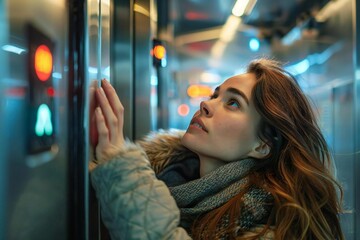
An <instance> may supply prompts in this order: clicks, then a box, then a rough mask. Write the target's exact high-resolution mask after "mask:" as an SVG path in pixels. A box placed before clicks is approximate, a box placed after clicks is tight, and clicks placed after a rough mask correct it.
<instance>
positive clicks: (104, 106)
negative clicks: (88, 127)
mask: <svg viewBox="0 0 360 240" xmlns="http://www.w3.org/2000/svg"><path fill="white" fill-rule="evenodd" d="M101 86H102V87H101V88H97V89H96V92H95V95H96V100H97V104H98V107H95V108H93V107H91V108H90V111H94V113H95V126H96V128H95V129H93V131H92V132H93V133H92V135H94V136H95V138H96V137H97V139H95V140H94V139H93V141H92V143H95V144H94V147H95V157H96V160H97V161H98V162H103V161H106V160H109V159H111V158H113V157H115V156H116V155H117V154H118V153H119V152H120V151H121V150H122V148H123V147H124V143H125V140H124V135H123V126H124V107H123V106H122V104H121V102H120V99H119V97H118V96H117V94H116V92H115V89H114V88H113V87H112V86H111V84H110V83H109V82H108V81H106V80H105V79H103V80H101Z"/></svg>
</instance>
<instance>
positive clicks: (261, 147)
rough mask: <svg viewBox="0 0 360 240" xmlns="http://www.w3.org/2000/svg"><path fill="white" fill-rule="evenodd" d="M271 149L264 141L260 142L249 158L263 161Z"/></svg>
mask: <svg viewBox="0 0 360 240" xmlns="http://www.w3.org/2000/svg"><path fill="white" fill-rule="evenodd" d="M270 150H271V147H270V146H269V145H268V144H266V143H265V142H264V141H262V140H260V142H259V143H258V144H257V145H256V146H255V147H254V148H253V149H252V150H251V152H250V153H249V154H248V156H249V157H253V158H258V159H262V158H265V157H266V156H267V155H269V153H270Z"/></svg>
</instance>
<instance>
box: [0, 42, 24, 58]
mask: <svg viewBox="0 0 360 240" xmlns="http://www.w3.org/2000/svg"><path fill="white" fill-rule="evenodd" d="M2 50H4V51H7V52H12V53H15V54H18V55H20V54H22V53H24V52H26V50H25V49H23V48H20V47H17V46H14V45H9V44H7V45H4V46H2Z"/></svg>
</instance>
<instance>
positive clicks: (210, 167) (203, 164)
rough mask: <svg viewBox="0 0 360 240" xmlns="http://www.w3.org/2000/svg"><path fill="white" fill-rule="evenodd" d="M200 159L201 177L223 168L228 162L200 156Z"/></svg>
mask: <svg viewBox="0 0 360 240" xmlns="http://www.w3.org/2000/svg"><path fill="white" fill-rule="evenodd" d="M199 159H200V177H203V176H205V175H206V174H208V173H210V172H212V171H214V170H215V169H217V168H219V167H221V166H223V165H225V164H226V162H224V161H221V160H219V159H215V158H209V157H207V156H199Z"/></svg>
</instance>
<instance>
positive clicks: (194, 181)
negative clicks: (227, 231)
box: [158, 159, 273, 231]
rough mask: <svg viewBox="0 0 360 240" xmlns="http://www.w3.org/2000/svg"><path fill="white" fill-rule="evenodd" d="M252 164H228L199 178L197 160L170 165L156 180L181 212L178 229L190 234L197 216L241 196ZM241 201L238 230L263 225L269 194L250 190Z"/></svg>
mask: <svg viewBox="0 0 360 240" xmlns="http://www.w3.org/2000/svg"><path fill="white" fill-rule="evenodd" d="M255 162H256V160H254V159H244V160H240V161H236V162H231V163H228V164H226V165H224V166H222V167H219V168H217V169H215V170H214V171H212V172H210V173H209V174H207V175H205V176H203V177H202V178H198V173H199V168H198V164H199V163H198V160H197V159H187V160H186V161H182V162H178V163H173V164H170V166H168V167H167V168H165V169H164V170H163V172H161V173H160V174H159V175H158V178H159V179H161V180H163V181H164V182H165V183H166V184H167V185H168V186H169V189H170V192H171V194H172V196H173V197H174V198H175V200H176V203H177V205H178V207H179V208H180V212H181V226H182V227H184V228H185V229H187V230H188V231H189V230H190V228H191V224H192V223H193V221H194V220H195V219H196V218H197V217H198V216H201V215H202V214H204V213H207V212H209V211H211V210H214V209H215V208H218V207H220V206H222V205H224V204H225V203H226V202H227V201H229V200H230V199H231V198H232V197H234V196H235V195H237V194H238V193H240V191H241V189H242V188H243V187H244V186H245V184H246V183H247V182H248V179H247V178H246V177H244V176H245V175H246V174H247V173H248V171H249V170H250V169H251V168H252V167H253V166H254V165H255ZM184 166H186V167H187V169H186V167H184ZM194 176H195V177H194ZM174 178H175V180H174ZM243 201H244V205H243V206H244V207H243V209H242V211H241V216H240V217H239V219H238V221H237V223H236V224H237V228H238V229H242V230H246V229H250V228H252V227H254V226H255V225H256V224H264V223H266V221H267V218H268V217H269V214H270V211H271V208H272V202H273V198H272V196H271V194H270V193H268V192H266V191H264V190H263V189H260V188H250V190H249V191H248V192H247V193H245V195H244V196H243ZM224 222H225V225H227V224H228V222H227V221H226V219H224V220H223V223H224Z"/></svg>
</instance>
